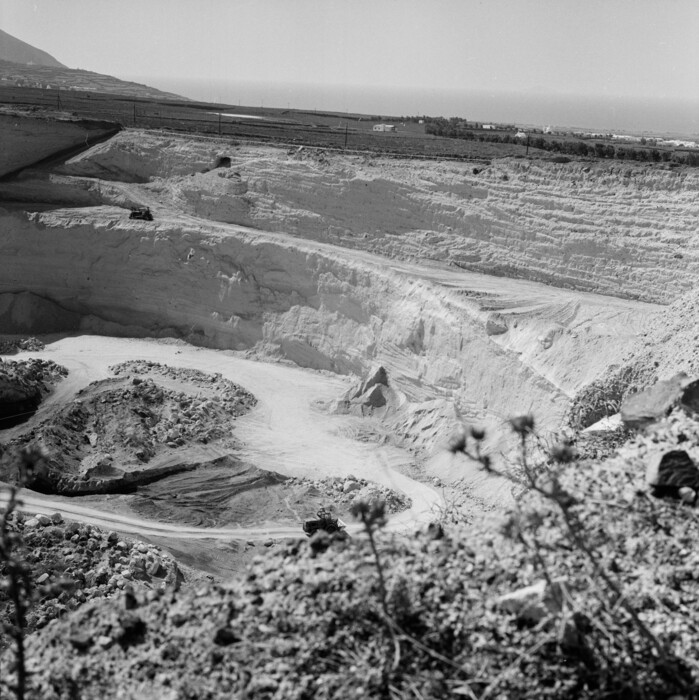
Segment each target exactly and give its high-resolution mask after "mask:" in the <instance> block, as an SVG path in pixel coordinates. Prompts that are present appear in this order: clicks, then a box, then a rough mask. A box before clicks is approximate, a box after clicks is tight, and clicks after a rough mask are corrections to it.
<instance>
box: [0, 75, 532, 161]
mask: <svg viewBox="0 0 699 700" xmlns="http://www.w3.org/2000/svg"><path fill="white" fill-rule="evenodd" d="M0 104H2V105H6V106H9V107H13V106H14V107H18V108H23V109H26V108H29V109H34V108H38V109H48V110H52V111H54V112H58V113H60V112H68V113H70V114H71V115H74V116H77V117H81V118H88V119H100V120H107V121H112V122H116V123H118V124H121V125H122V126H124V127H139V128H152V129H166V130H173V131H177V132H184V133H192V134H212V135H221V136H229V137H232V138H237V139H246V140H255V141H264V142H273V143H277V144H288V145H298V146H312V147H320V148H328V149H341V150H346V151H360V152H371V153H378V154H383V155H396V156H410V157H426V158H448V159H458V160H473V161H489V160H491V159H493V158H503V157H506V156H524V155H525V153H526V147H525V146H524V145H522V144H517V143H514V144H513V143H507V144H506V143H489V142H480V141H464V140H459V139H450V138H443V137H439V136H432V135H428V134H424V133H421V131H422V129H421V128H420V127H418V126H417V125H415V124H410V123H406V124H405V125H403V124H402V123H401V122H400V121H398V119H397V118H396V117H389V116H380V115H371V116H368V115H361V114H352V113H333V112H314V111H304V110H293V109H274V108H262V107H244V106H230V105H220V104H207V103H202V102H190V101H180V102H176V101H159V100H151V99H142V98H132V97H122V96H118V95H112V94H103V93H97V92H87V91H69V90H60V91H59V90H54V89H40V88H23V87H10V86H7V87H4V86H3V87H0ZM384 122H385V123H392V124H395V125H396V128H397V131H396V132H374V131H373V126H374V124H377V123H384ZM538 154H541V155H544V152H543V151H537V150H536V149H532V148H530V149H529V156H530V157H532V156H534V157H536V156H537V155H538Z"/></svg>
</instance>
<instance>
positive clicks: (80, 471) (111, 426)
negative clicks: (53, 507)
mask: <svg viewBox="0 0 699 700" xmlns="http://www.w3.org/2000/svg"><path fill="white" fill-rule="evenodd" d="M33 362H42V361H40V360H35V361H33ZM131 364H132V363H126V364H125V365H121V366H118V367H115V368H114V372H115V374H117V378H114V379H107V380H102V381H97V382H93V383H92V384H90V385H89V386H88V387H87V388H85V389H84V390H82V391H80V392H79V393H78V395H77V397H76V398H75V399H74V400H73V401H71V402H70V403H69V404H68V405H66V406H62V407H58V408H56V409H55V410H54V411H51V412H50V414H49V416H48V417H46V418H44V419H43V420H42V421H41V422H40V423H39V424H38V425H36V426H34V427H33V428H32V429H31V430H29V431H28V432H27V433H26V434H24V435H21V436H20V437H18V438H15V439H14V440H12V441H11V442H10V444H9V445H8V446H7V447H6V448H5V449H4V452H5V454H4V456H3V457H0V473H3V474H4V476H5V478H12V474H11V464H12V456H13V455H14V454H15V453H16V451H17V448H21V447H24V446H26V445H28V444H29V443H32V442H37V441H38V442H40V443H41V444H43V445H44V447H45V448H46V449H47V451H48V455H49V456H48V459H47V460H46V464H45V466H44V468H43V469H42V470H40V471H37V472H36V473H35V474H34V475H33V477H32V481H31V483H30V484H28V485H29V486H31V487H32V488H34V489H36V490H39V491H44V492H49V493H62V494H77V493H83V494H85V493H119V492H124V491H132V490H134V488H135V487H136V485H137V484H139V483H147V482H149V481H153V480H154V479H158V478H161V477H162V476H164V475H165V474H172V473H175V472H179V471H183V470H186V469H191V468H194V467H195V466H196V465H197V464H199V463H201V462H208V461H211V460H212V459H216V458H218V457H220V456H221V455H222V454H227V453H228V452H230V451H231V450H233V449H234V448H235V447H236V441H235V439H234V438H233V437H232V435H231V431H232V429H233V423H234V421H235V419H236V417H238V416H240V415H242V414H243V413H244V412H245V411H247V410H248V409H249V408H250V407H251V406H253V405H254V404H255V398H254V397H253V396H252V394H250V393H249V392H247V391H246V390H245V389H243V388H242V387H239V386H237V385H235V384H233V383H232V382H230V381H228V380H226V379H223V377H221V376H220V375H207V374H205V373H203V372H194V371H193V370H179V369H173V368H166V367H163V366H161V365H157V364H155V363H133V366H131ZM151 375H152V376H151ZM154 377H155V379H157V380H158V381H156V380H155V379H154ZM203 446H207V447H208V448H209V449H204V447H203ZM211 448H215V449H213V451H212V449H211ZM0 449H2V448H0Z"/></svg>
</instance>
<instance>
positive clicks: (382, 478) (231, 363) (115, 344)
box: [0, 336, 442, 540]
mask: <svg viewBox="0 0 699 700" xmlns="http://www.w3.org/2000/svg"><path fill="white" fill-rule="evenodd" d="M27 356H33V357H42V358H45V359H51V360H53V361H55V362H57V363H59V364H61V365H63V366H65V367H67V368H68V370H69V372H70V374H69V376H68V378H67V379H65V380H64V381H63V382H61V383H60V384H59V385H58V387H57V390H56V391H55V392H54V393H53V395H52V396H51V397H50V398H49V399H48V400H47V401H46V402H45V404H44V406H43V407H42V408H41V409H40V410H39V412H38V413H37V415H36V416H35V417H34V418H33V419H32V422H33V421H38V420H41V418H42V415H43V413H44V411H46V410H47V409H48V407H50V406H51V405H53V404H56V403H63V402H65V401H67V400H69V399H70V398H71V397H72V396H73V395H74V394H75V393H76V392H78V391H79V390H80V389H82V388H84V387H85V386H87V385H88V384H89V383H90V382H93V381H95V380H99V379H105V378H107V377H109V376H112V375H111V373H110V372H109V367H110V366H112V365H115V364H118V363H120V362H125V361H127V360H139V359H141V360H153V361H157V362H162V363H165V364H168V365H171V366H174V367H187V368H192V369H197V370H201V371H204V372H220V373H221V374H222V375H223V376H224V377H225V378H227V379H229V380H231V381H233V382H236V383H238V384H240V385H242V386H244V387H245V388H246V389H248V390H249V391H251V392H252V393H253V394H254V395H255V396H256V397H257V399H258V404H257V406H256V407H255V409H254V410H253V411H251V412H250V413H249V414H247V415H246V416H244V417H242V418H239V419H238V420H237V421H236V431H235V435H236V437H237V438H238V439H239V440H240V441H241V442H242V443H243V449H242V454H241V453H238V454H239V456H240V457H242V458H243V459H245V460H246V461H248V462H250V463H252V464H254V465H255V466H258V467H260V468H262V469H268V470H273V471H276V472H279V473H282V474H285V475H288V476H307V477H312V478H316V479H317V478H322V477H325V476H347V475H349V474H353V475H354V476H356V477H358V478H365V479H368V480H371V481H374V482H377V483H380V484H383V485H384V486H388V487H390V488H392V489H395V490H397V491H401V492H403V493H405V494H406V495H408V496H409V497H410V498H411V499H412V503H413V505H412V507H411V508H410V509H409V510H407V511H405V512H403V513H400V514H399V515H397V516H395V517H394V518H392V519H391V522H390V524H389V527H390V528H391V529H402V528H404V527H407V526H411V525H412V526H415V525H417V524H419V523H423V522H425V521H428V520H429V519H431V518H432V517H433V516H434V513H435V510H436V509H438V508H439V507H440V506H441V504H442V499H441V497H440V495H439V494H438V493H437V492H436V491H434V490H433V489H432V488H430V487H429V486H427V485H425V484H422V483H419V482H417V481H415V480H413V479H410V478H409V477H407V476H404V475H403V474H401V473H399V471H398V468H400V467H401V466H409V465H411V464H412V462H413V458H412V456H411V455H410V454H409V453H408V452H407V451H405V450H401V449H399V448H395V447H390V446H385V445H376V444H371V443H363V442H359V441H357V440H353V439H351V438H349V437H346V436H345V435H344V434H343V432H347V428H349V427H350V426H351V425H352V424H353V423H354V422H356V421H357V420H358V419H356V418H354V417H350V416H335V415H328V414H326V413H323V412H321V411H320V410H317V409H315V408H314V403H315V402H317V401H328V400H330V399H333V398H336V397H338V396H340V395H341V394H342V393H343V391H344V390H345V389H346V388H347V380H346V379H342V378H338V377H336V376H333V375H330V374H327V373H320V372H314V371H309V370H303V369H299V368H296V367H290V366H285V365H279V364H271V363H264V362H256V361H252V360H246V359H242V358H240V357H238V356H236V355H234V354H233V353H231V352H227V351H223V352H221V351H215V350H206V349H202V348H196V347H193V346H191V345H186V344H184V343H175V344H170V343H163V342H157V341H153V340H136V339H121V338H105V337H97V336H80V337H71V338H64V339H62V340H59V341H57V342H55V343H52V344H50V345H48V346H47V347H46V349H45V350H44V351H42V352H38V353H27V354H22V355H21V356H20V357H27ZM27 427H28V426H27V424H25V425H24V426H22V429H23V430H25V429H26V428H27ZM201 449H202V450H204V451H206V450H208V449H209V448H207V447H206V446H202V447H201ZM202 457H203V458H207V459H210V458H211V455H210V454H209V453H208V452H207V454H206V455H202ZM6 500H7V497H6V495H5V494H0V503H3V504H4V503H5V502H6ZM22 500H23V501H24V510H26V511H27V512H33V513H44V514H49V515H50V514H51V513H54V512H59V513H61V514H62V515H63V516H64V517H66V518H69V519H73V520H80V521H82V522H86V523H90V524H94V525H97V526H99V527H104V528H109V529H115V530H119V531H121V532H124V533H130V534H135V535H139V534H140V535H143V536H149V535H150V536H168V537H172V538H177V539H183V540H193V539H219V540H223V539H225V540H231V539H246V540H248V539H251V540H252V539H266V538H270V537H272V538H282V537H298V536H299V528H298V527H289V526H279V525H275V524H274V523H270V524H269V525H265V526H263V527H256V528H196V527H189V526H180V525H174V524H170V523H159V522H157V521H149V520H143V519H139V518H133V517H131V516H130V515H129V516H126V515H121V514H117V513H107V512H105V511H100V510H98V509H96V508H88V507H84V506H80V505H78V504H77V501H76V500H75V499H72V500H71V499H65V498H60V499H59V498H52V497H49V496H43V495H40V494H36V493H34V492H31V491H25V492H23V494H22ZM350 530H356V528H355V527H354V526H350Z"/></svg>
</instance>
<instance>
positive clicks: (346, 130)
mask: <svg viewBox="0 0 699 700" xmlns="http://www.w3.org/2000/svg"><path fill="white" fill-rule="evenodd" d="M346 148H347V124H345V149H346Z"/></svg>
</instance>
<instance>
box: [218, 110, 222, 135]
mask: <svg viewBox="0 0 699 700" xmlns="http://www.w3.org/2000/svg"><path fill="white" fill-rule="evenodd" d="M218 135H219V136H220V135H221V112H219V113H218Z"/></svg>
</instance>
